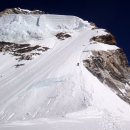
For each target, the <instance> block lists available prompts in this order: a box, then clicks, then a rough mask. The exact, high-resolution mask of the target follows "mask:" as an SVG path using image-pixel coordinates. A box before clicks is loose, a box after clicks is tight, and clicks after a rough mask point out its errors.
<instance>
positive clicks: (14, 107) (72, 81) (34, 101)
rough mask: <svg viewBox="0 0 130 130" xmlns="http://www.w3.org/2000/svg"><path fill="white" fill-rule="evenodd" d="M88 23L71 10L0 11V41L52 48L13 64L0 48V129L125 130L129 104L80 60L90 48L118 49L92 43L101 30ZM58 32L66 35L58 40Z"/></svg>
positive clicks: (129, 114)
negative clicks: (70, 13)
mask: <svg viewBox="0 0 130 130" xmlns="http://www.w3.org/2000/svg"><path fill="white" fill-rule="evenodd" d="M92 28H93V27H92V26H91V25H90V24H89V23H88V22H87V21H83V20H82V19H80V18H78V17H75V16H61V15H48V14H46V15H45V14H44V15H7V16H3V17H0V41H9V42H15V43H19V44H23V43H30V44H32V45H34V44H42V45H44V46H50V47H51V48H52V49H50V50H49V51H47V52H45V53H43V54H42V55H40V56H38V57H36V58H35V59H33V60H32V61H29V62H28V61H24V62H25V63H26V64H25V65H24V66H22V67H20V68H17V69H16V68H15V67H14V65H15V64H17V61H16V60H15V59H14V57H13V56H11V55H9V54H5V55H3V53H0V65H1V67H0V122H1V124H0V130H18V129H19V130H28V129H31V130H35V129H38V130H42V129H46V130H130V126H129V123H130V106H129V105H128V104H127V103H125V102H124V101H123V100H121V99H120V98H119V97H118V96H117V95H116V94H115V93H114V92H112V91H111V90H110V89H109V88H108V87H107V86H105V85H104V84H102V83H101V82H100V81H99V80H98V79H97V78H96V77H94V76H93V75H92V74H91V73H90V72H89V71H88V70H87V69H86V68H85V67H84V66H83V62H82V60H83V58H84V55H86V58H87V56H88V55H91V51H93V50H104V51H107V50H116V49H118V47H116V46H112V45H106V44H101V43H95V44H92V43H91V42H90V39H91V38H92V37H93V36H98V35H105V34H107V33H106V32H105V31H104V30H103V29H95V30H94V29H92ZM97 30H98V31H97ZM59 32H66V33H71V37H70V38H68V39H65V40H63V41H61V40H58V39H57V38H56V37H55V34H57V33H59ZM45 41H46V42H45ZM45 43H46V44H45ZM85 52H86V53H85ZM78 64H79V65H78ZM126 87H127V86H126Z"/></svg>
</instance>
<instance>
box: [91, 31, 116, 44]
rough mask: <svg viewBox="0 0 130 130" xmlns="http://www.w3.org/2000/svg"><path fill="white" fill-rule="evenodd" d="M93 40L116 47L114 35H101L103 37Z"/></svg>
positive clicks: (96, 37)
mask: <svg viewBox="0 0 130 130" xmlns="http://www.w3.org/2000/svg"><path fill="white" fill-rule="evenodd" d="M91 40H93V41H96V42H100V43H104V44H109V45H116V39H115V37H114V36H113V35H112V34H110V33H109V34H107V35H101V36H95V37H93V38H91Z"/></svg>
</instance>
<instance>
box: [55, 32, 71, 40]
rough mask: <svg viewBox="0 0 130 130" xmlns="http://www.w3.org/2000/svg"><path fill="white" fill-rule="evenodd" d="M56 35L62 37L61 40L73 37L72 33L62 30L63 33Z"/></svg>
mask: <svg viewBox="0 0 130 130" xmlns="http://www.w3.org/2000/svg"><path fill="white" fill-rule="evenodd" d="M56 37H57V38H58V39H60V40H65V39H66V38H69V37H71V35H70V34H67V33H63V32H61V33H58V34H56Z"/></svg>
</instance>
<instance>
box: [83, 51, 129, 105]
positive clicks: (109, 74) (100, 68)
mask: <svg viewBox="0 0 130 130" xmlns="http://www.w3.org/2000/svg"><path fill="white" fill-rule="evenodd" d="M83 63H84V66H85V67H86V68H87V69H88V70H89V71H90V72H91V73H92V74H93V75H95V76H96V77H97V78H98V79H99V80H100V81H101V82H102V83H104V84H106V85H108V86H109V87H111V89H112V90H113V91H114V92H115V93H116V94H117V95H118V96H119V97H121V98H122V99H123V100H125V101H126V102H128V103H129V104H130V68H129V66H128V61H127V58H126V56H125V54H124V52H123V50H122V49H118V50H113V51H112V50H111V51H92V55H91V56H90V57H89V58H87V59H86V60H84V61H83Z"/></svg>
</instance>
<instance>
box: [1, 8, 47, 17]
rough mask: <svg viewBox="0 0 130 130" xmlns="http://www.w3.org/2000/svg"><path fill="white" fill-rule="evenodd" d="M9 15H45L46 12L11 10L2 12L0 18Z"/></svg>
mask: <svg viewBox="0 0 130 130" xmlns="http://www.w3.org/2000/svg"><path fill="white" fill-rule="evenodd" d="M7 14H45V12H43V11H40V10H32V11H29V10H26V9H21V8H11V9H6V10H4V11H2V12H0V16H2V15H7Z"/></svg>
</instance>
